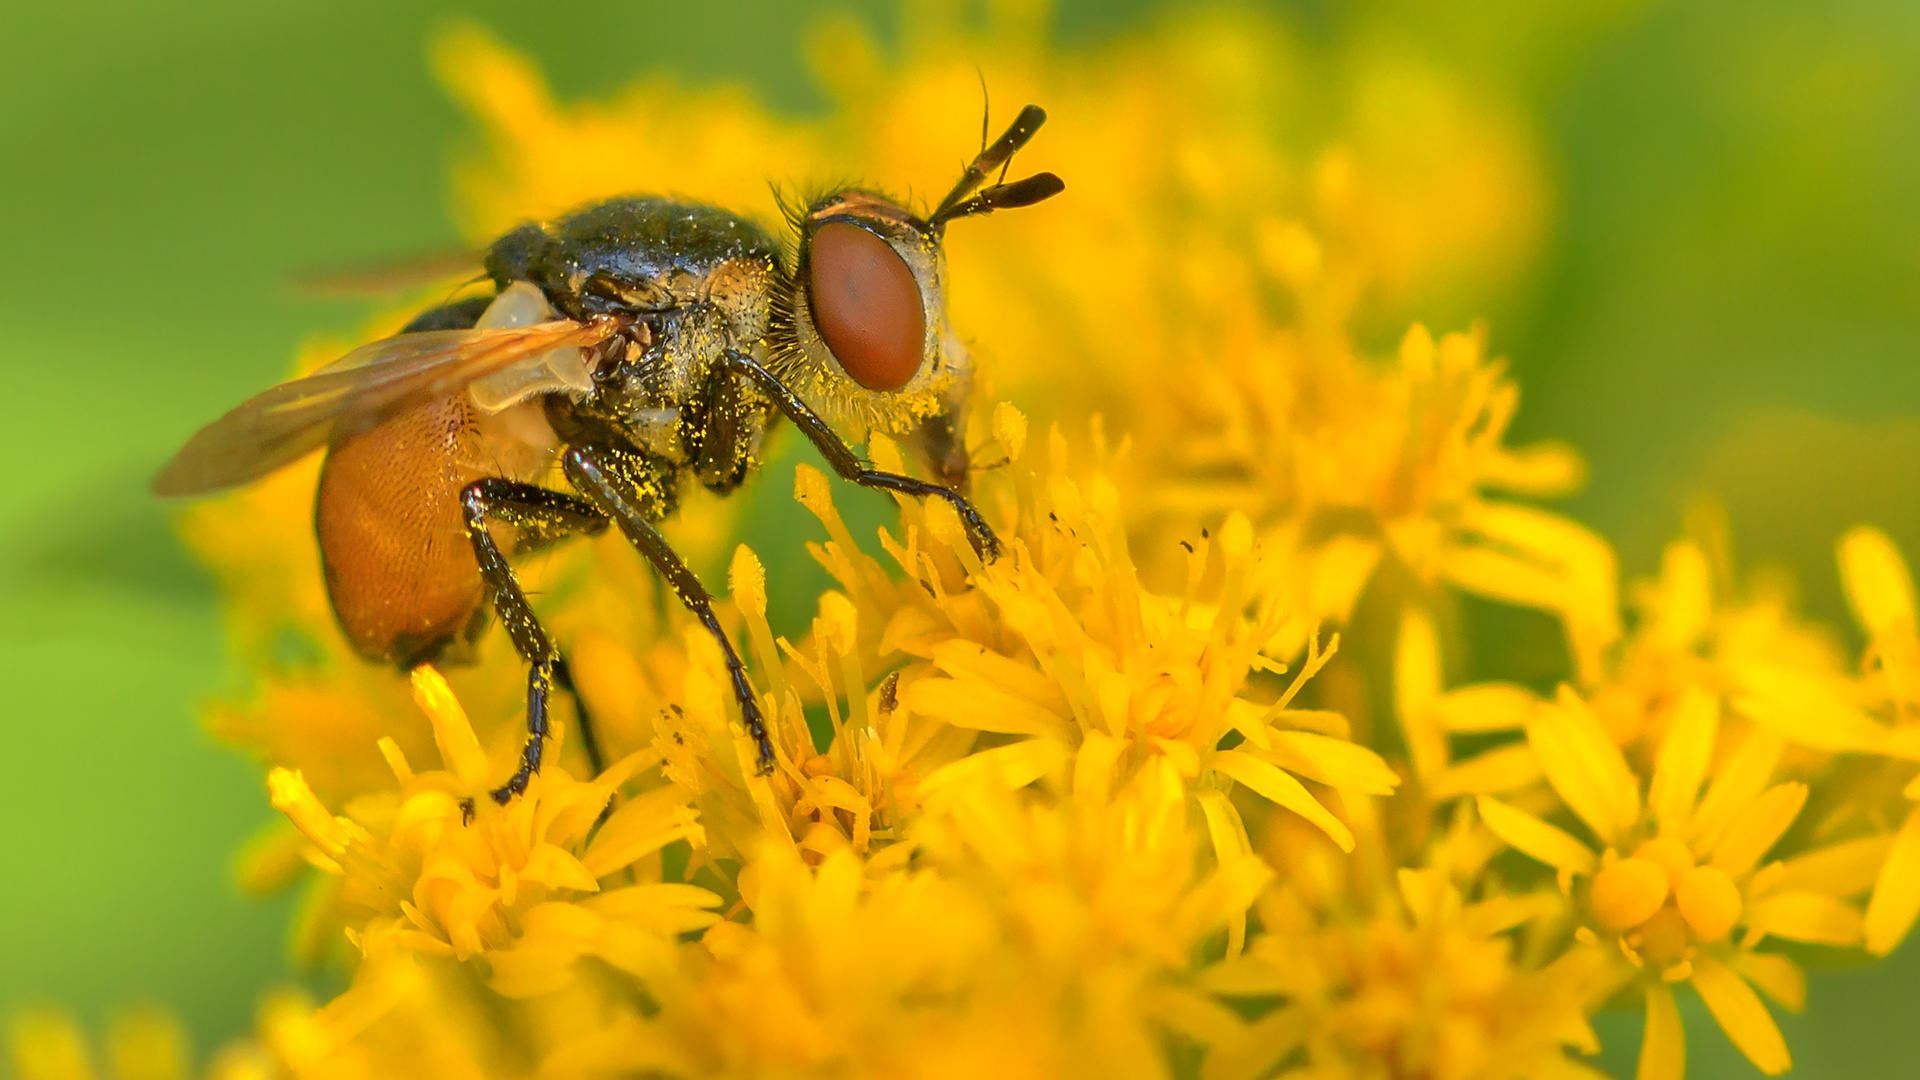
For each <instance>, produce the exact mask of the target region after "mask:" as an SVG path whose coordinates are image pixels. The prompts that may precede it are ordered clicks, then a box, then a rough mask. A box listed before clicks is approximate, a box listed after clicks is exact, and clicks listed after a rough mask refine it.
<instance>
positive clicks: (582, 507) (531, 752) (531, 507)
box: [460, 478, 607, 806]
mask: <svg viewBox="0 0 1920 1080" xmlns="http://www.w3.org/2000/svg"><path fill="white" fill-rule="evenodd" d="M460 505H461V508H462V509H463V511H464V512H465V514H466V519H467V538H468V539H469V540H470V541H472V543H473V553H474V557H475V558H476V559H478V560H479V562H480V575H481V577H482V578H483V579H484V580H485V581H486V583H487V591H488V593H489V594H490V595H491V596H492V599H493V607H494V610H495V611H496V612H497V613H498V614H499V616H500V622H501V624H502V625H504V626H505V627H506V628H507V636H508V637H509V638H511V639H513V647H514V648H515V649H517V650H519V652H520V655H521V656H523V657H525V658H526V660H527V664H528V665H529V666H528V670H527V742H526V746H525V747H524V748H523V749H522V750H521V752H520V767H519V769H518V770H516V771H515V772H514V774H513V776H512V777H510V778H509V779H508V780H507V782H506V783H505V784H502V785H501V786H500V787H498V788H495V789H494V790H493V792H492V795H493V801H495V802H497V803H500V804H501V805H503V806H504V805H506V804H507V803H508V802H509V801H511V800H512V799H513V797H514V796H515V795H518V794H520V793H521V792H523V791H525V790H526V789H527V782H528V781H529V780H531V779H532V778H533V774H534V773H537V772H539V771H540V757H541V752H542V749H543V747H544V744H545V741H546V737H547V702H548V699H549V698H550V697H551V696H552V694H553V687H554V684H555V683H556V682H557V683H558V684H559V685H560V687H561V688H562V689H564V690H567V691H569V692H573V689H574V688H573V677H572V673H571V672H570V671H568V670H567V666H566V661H564V660H563V659H561V657H560V651H559V650H558V649H556V648H555V647H554V644H553V638H552V637H551V636H549V635H548V634H547V631H546V628H545V627H543V626H541V625H540V619H539V617H538V616H537V615H535V614H534V612H533V605H532V604H530V603H528V602H527V594H526V592H525V591H524V590H523V589H521V588H520V580H519V578H517V577H516V576H515V575H514V572H513V566H512V565H511V564H509V563H508V562H507V558H506V555H505V554H503V553H502V552H501V550H500V545H499V544H498V543H496V542H495V541H494V539H493V534H492V533H491V532H490V531H489V530H488V528H487V526H488V525H489V524H491V523H493V522H496V521H497V522H501V523H502V524H507V525H512V526H515V527H517V528H519V529H520V530H521V531H522V532H523V533H525V534H527V535H528V536H530V537H531V538H532V539H534V540H536V541H537V542H541V543H549V542H552V541H554V540H557V539H560V538H561V537H565V536H574V535H580V534H586V533H598V532H600V531H601V530H603V529H605V528H606V527H607V518H606V515H604V514H602V513H600V512H599V511H598V510H596V509H594V507H593V505H592V504H591V503H588V502H585V501H582V500H580V499H576V498H574V497H573V496H571V495H563V494H561V493H559V492H557V491H548V490H547V489H546V488H543V487H536V486H535V485H533V484H522V483H518V482H516V481H512V480H503V479H498V478H489V479H485V480H476V481H474V482H473V483H471V484H469V485H467V487H466V489H465V490H464V491H462V492H461V493H460ZM574 700H575V702H578V701H579V695H578V693H577V692H576V693H575V694H574ZM579 715H580V722H581V723H580V726H581V729H582V742H583V744H584V745H585V747H586V750H587V754H588V757H589V758H590V759H592V760H593V762H594V767H595V769H596V771H597V770H598V769H599V768H600V767H601V764H600V761H599V757H600V752H599V745H598V743H597V741H596V740H595V739H594V737H593V734H592V731H591V727H590V725H589V723H588V720H587V714H586V710H585V708H584V707H583V708H582V709H581V711H580V714H579Z"/></svg>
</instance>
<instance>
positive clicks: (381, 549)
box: [313, 394, 487, 666]
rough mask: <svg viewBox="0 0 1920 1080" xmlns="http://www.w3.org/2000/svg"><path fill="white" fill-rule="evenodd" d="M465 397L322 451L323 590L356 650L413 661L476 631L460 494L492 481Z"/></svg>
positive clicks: (474, 579)
mask: <svg viewBox="0 0 1920 1080" xmlns="http://www.w3.org/2000/svg"><path fill="white" fill-rule="evenodd" d="M473 412H474V410H473V408H472V406H471V404H470V403H469V401H468V399H467V396H466V395H465V394H460V395H458V396H455V397H451V398H443V399H440V400H436V401H430V402H427V403H425V404H423V405H419V406H416V407H414V408H412V409H409V410H407V411H406V412H403V413H399V414H397V415H395V416H394V417H392V418H391V419H388V420H387V421H385V422H384V423H382V424H380V425H379V426H378V427H375V428H373V429H371V430H369V431H366V432H363V433H361V434H359V435H355V436H353V437H351V438H348V439H344V440H342V441H341V442H338V443H336V444H334V445H333V447H332V448H330V449H329V450H328V451H327V460H326V464H325V465H324V466H322V468H321V470H320V486H319V489H318V491H317V492H315V495H314V506H313V523H314V531H315V533H316V534H317V535H318V537H319V540H320V564H321V566H322V567H323V568H324V569H325V571H326V580H327V595H328V598H329V599H331V600H332V601H333V611H334V614H335V615H336V616H338V617H339V620H340V628H341V629H342V630H344V631H346V635H347V638H348V640H350V641H352V642H353V647H354V649H355V651H357V652H359V653H360V655H362V656H364V657H366V658H367V659H369V660H377V661H382V662H388V663H399V664H402V665H403V666H404V665H410V664H413V663H419V662H422V661H426V660H430V659H433V658H434V657H435V656H436V655H437V654H438V653H440V652H441V651H442V650H444V649H445V648H446V647H447V646H448V645H450V644H452V643H454V642H455V641H457V640H459V639H461V638H463V637H467V636H470V634H471V632H473V631H477V630H478V629H479V628H480V626H481V625H483V624H482V623H481V622H480V621H479V620H478V615H479V612H480V606H481V604H482V602H483V601H484V599H485V595H484V588H483V583H482V581H481V578H480V566H479V563H478V562H477V561H476V560H475V559H474V555H473V546H472V544H471V542H470V541H469V540H468V539H467V529H466V520H465V518H464V516H463V515H462V513H461V507H460V492H461V489H463V488H465V487H466V486H467V485H468V484H469V483H472V482H473V481H474V480H477V479H479V478H480V477H482V476H484V475H487V473H486V472H485V471H483V470H482V469H480V468H478V467H476V464H475V463H476V462H479V461H483V460H485V457H484V454H482V453H481V452H480V451H481V446H480V439H481V435H480V432H479V431H478V430H477V427H476V423H475V417H474V415H473Z"/></svg>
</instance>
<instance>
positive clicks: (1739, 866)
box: [1713, 783, 1807, 877]
mask: <svg viewBox="0 0 1920 1080" xmlns="http://www.w3.org/2000/svg"><path fill="white" fill-rule="evenodd" d="M1806 802H1807V785H1805V784H1801V783H1787V784H1778V785H1776V786H1774V787H1772V788H1769V789H1768V790H1767V792H1766V794H1764V795H1762V796H1760V797H1759V798H1758V799H1755V800H1754V801H1753V802H1751V803H1749V804H1748V805H1747V808H1746V809H1745V810H1743V811H1741V813H1740V816H1739V817H1737V818H1735V819H1734V821H1733V824H1732V825H1731V826H1729V827H1728V828H1727V834H1726V835H1725V836H1724V837H1721V839H1720V842H1719V843H1718V844H1716V845H1714V848H1713V865H1715V866H1717V867H1719V868H1720V869H1722V870H1725V871H1726V872H1727V873H1729V874H1732V875H1733V876H1735V877H1739V876H1740V875H1741V874H1744V873H1746V872H1747V871H1749V870H1751V869H1753V868H1754V865H1755V864H1757V863H1758V862H1759V861H1760V857H1761V856H1762V855H1765V854H1766V853H1767V851H1768V849H1770V848H1772V847H1773V845H1774V844H1775V843H1776V842H1778V841H1779V839H1780V836H1781V834H1783V833H1785V832H1786V831H1787V826H1789V825H1792V824H1793V819H1794V818H1796V817H1798V816H1799V815H1800V808H1801V807H1802V806H1804V805H1806Z"/></svg>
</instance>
